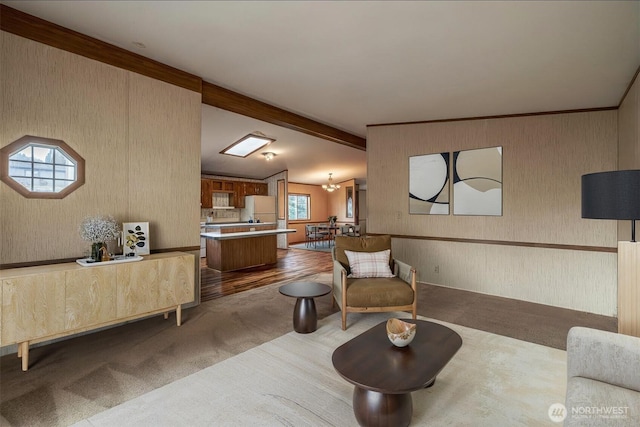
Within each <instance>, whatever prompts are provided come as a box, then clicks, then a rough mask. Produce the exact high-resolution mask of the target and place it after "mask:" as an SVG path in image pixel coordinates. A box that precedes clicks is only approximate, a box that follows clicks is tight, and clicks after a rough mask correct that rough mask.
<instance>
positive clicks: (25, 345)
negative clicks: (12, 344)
mask: <svg viewBox="0 0 640 427" xmlns="http://www.w3.org/2000/svg"><path fill="white" fill-rule="evenodd" d="M20 348H21V349H22V350H21V351H20V353H21V354H22V356H21V357H22V370H23V371H25V372H26V371H27V370H28V369H29V341H25V342H21V343H20Z"/></svg>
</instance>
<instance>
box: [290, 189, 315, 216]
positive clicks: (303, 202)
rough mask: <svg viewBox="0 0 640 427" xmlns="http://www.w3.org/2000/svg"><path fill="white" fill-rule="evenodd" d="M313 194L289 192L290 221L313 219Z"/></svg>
mask: <svg viewBox="0 0 640 427" xmlns="http://www.w3.org/2000/svg"><path fill="white" fill-rule="evenodd" d="M310 201H311V196H309V195H308V194H291V193H290V194H289V221H294V220H309V219H311V208H310V207H309V206H310Z"/></svg>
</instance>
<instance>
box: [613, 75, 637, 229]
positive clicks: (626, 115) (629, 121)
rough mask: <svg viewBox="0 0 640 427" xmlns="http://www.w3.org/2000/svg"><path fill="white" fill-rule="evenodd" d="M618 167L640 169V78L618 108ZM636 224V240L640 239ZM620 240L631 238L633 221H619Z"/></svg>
mask: <svg viewBox="0 0 640 427" xmlns="http://www.w3.org/2000/svg"><path fill="white" fill-rule="evenodd" d="M618 129H619V139H618V144H619V154H618V156H619V157H618V169H621V170H623V169H640V79H638V78H636V81H635V82H634V84H633V85H632V86H631V89H630V90H629V92H628V93H627V96H626V97H625V99H624V100H623V102H622V104H621V105H620V109H619V110H618ZM638 225H640V224H636V240H637V239H638V237H637V234H638V231H637V227H638ZM618 240H631V223H630V222H629V221H618Z"/></svg>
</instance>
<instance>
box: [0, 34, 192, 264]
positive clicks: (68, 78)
mask: <svg viewBox="0 0 640 427" xmlns="http://www.w3.org/2000/svg"><path fill="white" fill-rule="evenodd" d="M0 46H1V53H0V54H1V56H0V62H1V63H2V67H0V73H1V74H0V77H1V81H0V85H1V90H2V96H1V97H0V98H1V99H0V115H1V116H2V127H1V128H0V146H5V145H7V144H9V143H11V142H12V141H14V140H15V139H18V138H20V137H21V136H23V135H36V136H42V137H49V138H56V139H62V140H64V141H65V142H67V144H69V145H70V146H71V147H72V148H73V149H74V150H76V151H77V152H78V153H79V154H80V155H81V156H82V157H83V158H84V159H85V161H86V182H85V184H84V185H83V186H82V187H80V188H79V189H78V190H76V191H75V192H73V193H72V194H70V195H69V196H67V197H66V198H64V199H61V200H42V199H26V198H24V197H22V196H20V195H19V194H17V193H16V192H15V191H13V190H11V189H10V188H9V187H8V186H6V185H5V184H4V183H2V184H0V198H1V203H0V220H1V221H0V222H1V225H0V227H1V228H0V230H1V235H0V241H1V245H0V263H2V264H10V263H19V262H29V261H46V260H53V259H60V258H72V257H80V256H82V255H84V253H85V250H86V249H87V248H88V244H87V243H86V242H84V241H83V240H82V239H80V237H79V234H78V225H79V224H80V223H81V221H82V219H83V218H84V217H85V216H88V215H96V214H110V215H113V216H114V217H115V218H116V219H117V220H118V221H120V222H124V221H149V222H150V228H151V230H150V231H151V232H150V234H151V248H152V249H163V248H171V247H185V246H198V244H199V243H198V242H199V238H198V234H199V231H198V230H199V216H200V212H199V202H200V196H199V192H200V190H199V186H200V180H199V175H200V108H201V104H200V102H201V100H200V95H199V94H197V93H195V92H191V91H188V90H185V89H179V88H176V87H174V86H172V85H169V84H166V83H161V82H157V81H154V80H152V79H149V78H147V77H142V76H139V75H137V74H134V73H130V72H127V71H124V70H121V69H118V68H115V67H112V66H109V65H105V64H102V63H99V62H96V61H93V60H90V59H87V58H84V57H81V56H77V55H74V54H71V53H68V52H65V51H61V50H58V49H55V48H52V47H49V46H45V45H42V44H39V43H36V42H33V41H30V40H27V39H24V38H21V37H18V36H15V35H12V34H8V33H5V32H0Z"/></svg>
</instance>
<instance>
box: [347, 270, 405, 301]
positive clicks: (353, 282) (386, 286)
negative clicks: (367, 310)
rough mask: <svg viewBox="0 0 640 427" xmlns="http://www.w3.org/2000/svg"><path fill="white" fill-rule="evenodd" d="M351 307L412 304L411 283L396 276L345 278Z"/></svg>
mask: <svg viewBox="0 0 640 427" xmlns="http://www.w3.org/2000/svg"><path fill="white" fill-rule="evenodd" d="M347 301H349V306H351V307H394V306H406V305H411V304H413V289H412V288H411V285H409V284H408V283H405V282H403V281H402V280H400V279H398V278H397V277H391V278H369V279H366V280H363V279H347Z"/></svg>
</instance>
